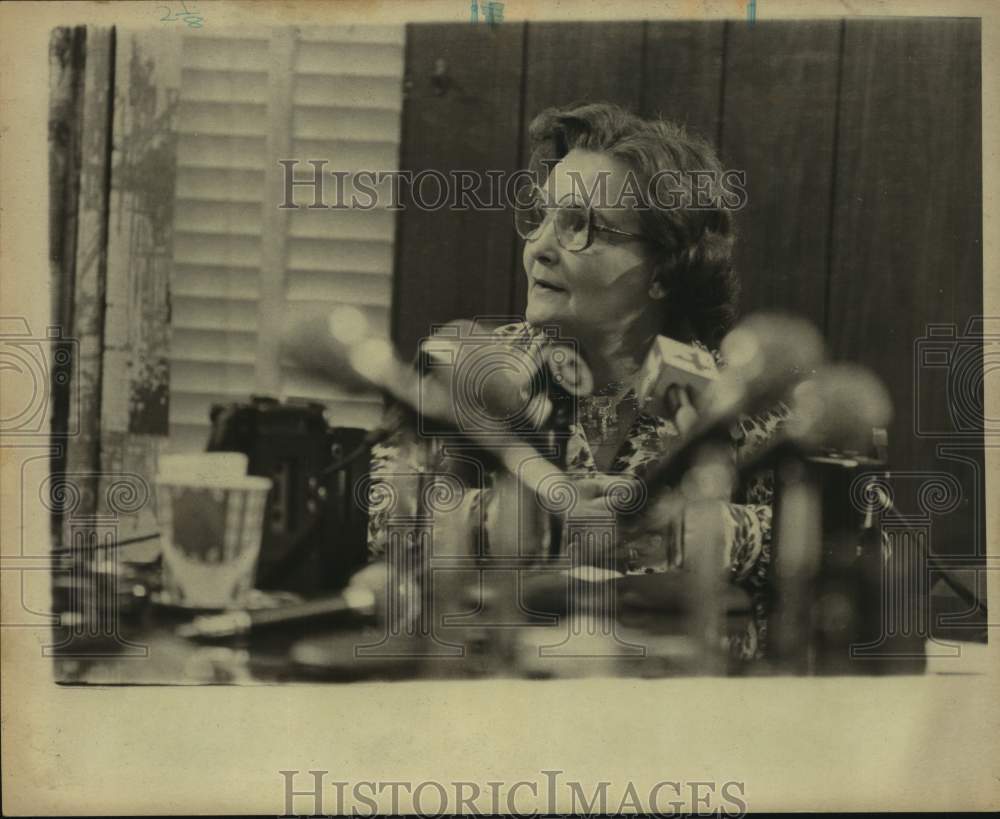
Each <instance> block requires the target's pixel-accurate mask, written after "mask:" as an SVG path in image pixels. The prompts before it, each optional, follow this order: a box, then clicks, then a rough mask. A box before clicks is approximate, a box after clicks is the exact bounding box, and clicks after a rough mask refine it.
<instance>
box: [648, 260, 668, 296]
mask: <svg viewBox="0 0 1000 819" xmlns="http://www.w3.org/2000/svg"><path fill="white" fill-rule="evenodd" d="M649 297H650V298H651V299H653V300H654V301H662V300H663V299H665V298H666V297H667V288H666V287H665V286H664V284H663V272H662V271H661V270H660V268H658V267H657V268H656V269H654V270H653V277H652V279H650V281H649Z"/></svg>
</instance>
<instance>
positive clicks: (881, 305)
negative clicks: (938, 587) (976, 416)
mask: <svg viewBox="0 0 1000 819" xmlns="http://www.w3.org/2000/svg"><path fill="white" fill-rule="evenodd" d="M843 71H844V73H843V82H842V94H841V107H840V128H839V134H838V143H839V146H840V147H839V159H838V174H837V177H838V178H837V199H836V210H835V214H834V234H833V254H832V279H831V301H830V329H831V343H832V346H833V348H834V351H835V352H836V353H837V354H838V355H839V356H841V357H844V358H848V359H852V360H858V361H862V362H864V363H866V364H868V365H869V366H871V367H872V368H874V370H875V371H876V372H877V373H878V374H879V375H880V376H881V377H882V378H883V379H885V380H886V381H887V383H888V385H889V388H890V391H891V394H892V398H893V401H894V403H895V408H896V419H895V422H894V424H893V426H892V428H891V434H890V456H891V458H892V462H893V467H894V468H895V469H897V470H910V469H924V470H927V469H942V470H945V469H950V470H952V471H954V472H955V474H956V476H957V477H959V479H960V480H961V482H962V484H963V492H964V496H965V501H964V502H963V505H962V506H961V507H960V508H959V510H957V511H956V512H954V513H953V514H951V515H949V516H948V518H947V519H946V520H945V521H942V523H943V524H944V528H943V529H942V530H941V531H942V535H941V536H939V535H938V532H937V530H936V532H935V541H936V542H935V544H934V548H935V549H948V548H951V549H953V550H956V551H962V550H965V549H967V548H968V544H969V543H971V542H972V528H971V527H972V526H974V525H979V526H981V525H982V514H983V510H982V509H979V510H975V509H974V508H973V504H972V501H971V500H970V498H971V497H972V492H973V488H974V482H975V481H976V480H978V479H977V478H974V477H973V470H971V469H969V468H968V467H962V466H960V465H958V464H957V463H956V462H954V461H949V460H945V459H942V458H938V457H937V454H936V447H937V445H938V444H939V443H941V442H943V441H946V440H948V438H949V437H950V436H949V435H947V433H948V431H949V430H951V432H952V433H954V432H956V431H958V430H956V429H955V426H954V424H953V422H952V420H951V418H950V416H949V408H948V402H949V394H948V389H947V379H946V377H945V376H946V375H947V368H946V367H935V368H921V369H920V378H919V379H918V378H917V375H916V373H915V367H914V362H915V358H914V356H915V354H916V352H917V348H916V345H917V340H918V339H920V338H921V337H922V336H924V334H925V332H926V329H927V324H928V323H931V322H934V323H943V324H955V325H957V327H956V336H958V335H961V334H962V332H963V330H964V326H965V324H966V322H967V320H968V319H969V318H970V316H973V315H977V314H979V313H981V311H982V228H981V224H982V223H981V217H982V212H981V202H982V187H981V158H980V157H981V142H980V140H981V137H980V82H981V77H980V40H979V21H978V20H973V19H938V20H905V21H904V20H896V21H892V22H888V21H848V22H847V23H846V29H845V43H844V69H843ZM938 346H939V347H940V346H943V347H944V348H946V349H947V348H948V347H949V346H950V347H951V348H952V349H955V348H956V346H957V345H956V344H954V343H952V344H950V345H949V344H948V343H947V341H946V343H945V344H944V345H938ZM980 366H981V365H980ZM973 369H974V367H973ZM918 380H919V381H920V382H921V383H919V384H918ZM979 400H980V401H981V400H982V395H981V394H980V396H979ZM918 406H919V410H920V418H921V422H922V424H923V426H924V427H925V429H933V428H937V429H939V430H941V431H942V433H944V434H942V435H937V436H933V435H932V436H930V437H920V436H918V435H917V434H916V430H915V426H916V424H915V420H916V409H917V407H918ZM980 411H981V405H980ZM980 446H981V438H980ZM978 457H979V459H980V461H981V459H982V451H981V449H980V451H979V455H978Z"/></svg>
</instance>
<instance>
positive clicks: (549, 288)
mask: <svg viewBox="0 0 1000 819" xmlns="http://www.w3.org/2000/svg"><path fill="white" fill-rule="evenodd" d="M533 281H534V285H535V287H537V288H538V289H539V290H543V291H546V292H549V293H565V292H566V288H565V287H560V286H559V285H557V284H553V283H552V282H549V281H545V279H534V280H533Z"/></svg>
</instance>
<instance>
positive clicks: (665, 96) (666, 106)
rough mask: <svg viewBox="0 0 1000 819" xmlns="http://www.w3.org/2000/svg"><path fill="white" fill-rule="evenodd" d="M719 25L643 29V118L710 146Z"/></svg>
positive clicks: (716, 111) (718, 79)
mask: <svg viewBox="0 0 1000 819" xmlns="http://www.w3.org/2000/svg"><path fill="white" fill-rule="evenodd" d="M725 26H726V24H725V23H723V22H717V21H705V22H653V21H651V22H649V23H648V24H647V27H646V46H645V60H644V65H643V76H642V111H641V113H642V114H643V115H645V116H661V117H663V118H664V119H669V120H672V121H674V122H677V123H680V124H681V125H684V126H685V127H686V128H687V129H688V130H689V131H690V132H692V133H695V134H697V135H698V136H700V137H702V138H704V139H707V140H708V141H709V142H711V143H712V144H713V145H715V144H716V139H717V137H718V132H719V123H720V121H721V116H722V111H721V108H720V101H721V91H722V46H723V35H724V32H725Z"/></svg>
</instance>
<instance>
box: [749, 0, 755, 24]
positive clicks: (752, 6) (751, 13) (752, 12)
mask: <svg viewBox="0 0 1000 819" xmlns="http://www.w3.org/2000/svg"><path fill="white" fill-rule="evenodd" d="M756 19H757V0H750V2H749V3H747V20H748V21H749V22H750V25H753V21H754V20H756Z"/></svg>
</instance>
